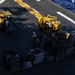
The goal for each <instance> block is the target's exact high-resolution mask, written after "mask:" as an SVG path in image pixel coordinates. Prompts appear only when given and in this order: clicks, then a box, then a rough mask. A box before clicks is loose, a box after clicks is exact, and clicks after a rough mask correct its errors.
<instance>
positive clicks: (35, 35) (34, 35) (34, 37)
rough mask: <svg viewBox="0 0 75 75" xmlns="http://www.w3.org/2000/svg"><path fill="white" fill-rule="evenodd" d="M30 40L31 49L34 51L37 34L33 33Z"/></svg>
mask: <svg viewBox="0 0 75 75" xmlns="http://www.w3.org/2000/svg"><path fill="white" fill-rule="evenodd" d="M32 38H33V46H32V48H33V49H34V48H35V46H36V40H37V34H36V33H35V32H33V36H32Z"/></svg>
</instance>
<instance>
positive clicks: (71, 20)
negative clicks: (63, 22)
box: [56, 12, 75, 24]
mask: <svg viewBox="0 0 75 75" xmlns="http://www.w3.org/2000/svg"><path fill="white" fill-rule="evenodd" d="M56 13H57V14H59V15H60V16H62V17H64V18H65V19H67V20H68V21H70V22H72V23H73V24H75V21H74V20H73V19H71V18H70V17H68V16H66V15H64V14H63V13H61V12H56Z"/></svg>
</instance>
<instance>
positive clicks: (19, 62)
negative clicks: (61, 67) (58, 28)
mask: <svg viewBox="0 0 75 75" xmlns="http://www.w3.org/2000/svg"><path fill="white" fill-rule="evenodd" d="M34 34H35V33H34ZM73 53H75V43H74V36H73V35H72V36H70V37H69V39H66V35H65V34H64V33H61V32H54V33H51V34H46V35H43V36H41V37H38V36H37V35H36V34H35V36H33V46H32V49H31V50H30V51H29V53H28V54H27V55H24V56H22V57H19V55H18V54H17V53H16V52H15V51H14V50H9V51H6V52H5V53H4V63H5V66H6V68H7V69H8V71H9V72H10V73H11V72H14V71H18V70H22V69H31V68H33V67H35V66H36V65H37V66H38V65H40V64H41V63H42V64H43V63H46V62H51V61H58V60H61V59H63V58H65V56H68V55H70V54H73Z"/></svg>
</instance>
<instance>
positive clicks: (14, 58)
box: [4, 50, 21, 73]
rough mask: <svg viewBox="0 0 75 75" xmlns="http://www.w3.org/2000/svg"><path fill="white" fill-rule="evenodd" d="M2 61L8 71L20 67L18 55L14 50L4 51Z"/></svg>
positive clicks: (16, 69)
mask: <svg viewBox="0 0 75 75" xmlns="http://www.w3.org/2000/svg"><path fill="white" fill-rule="evenodd" d="M4 63H5V65H6V68H7V69H8V71H9V72H10V73H11V72H14V71H18V70H20V69H21V64H20V57H19V56H18V54H16V52H15V51H12V50H11V51H8V52H5V53H4Z"/></svg>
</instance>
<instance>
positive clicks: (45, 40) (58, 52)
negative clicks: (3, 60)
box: [33, 32, 75, 61]
mask: <svg viewBox="0 0 75 75" xmlns="http://www.w3.org/2000/svg"><path fill="white" fill-rule="evenodd" d="M33 48H34V49H36V48H40V49H42V50H44V51H45V52H46V53H47V54H46V57H47V60H48V61H51V60H60V59H63V58H64V57H65V56H66V55H70V54H73V53H75V47H74V36H73V34H72V36H71V38H69V39H66V34H65V33H63V32H53V33H51V34H46V35H43V36H41V37H38V36H37V34H36V36H33Z"/></svg>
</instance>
